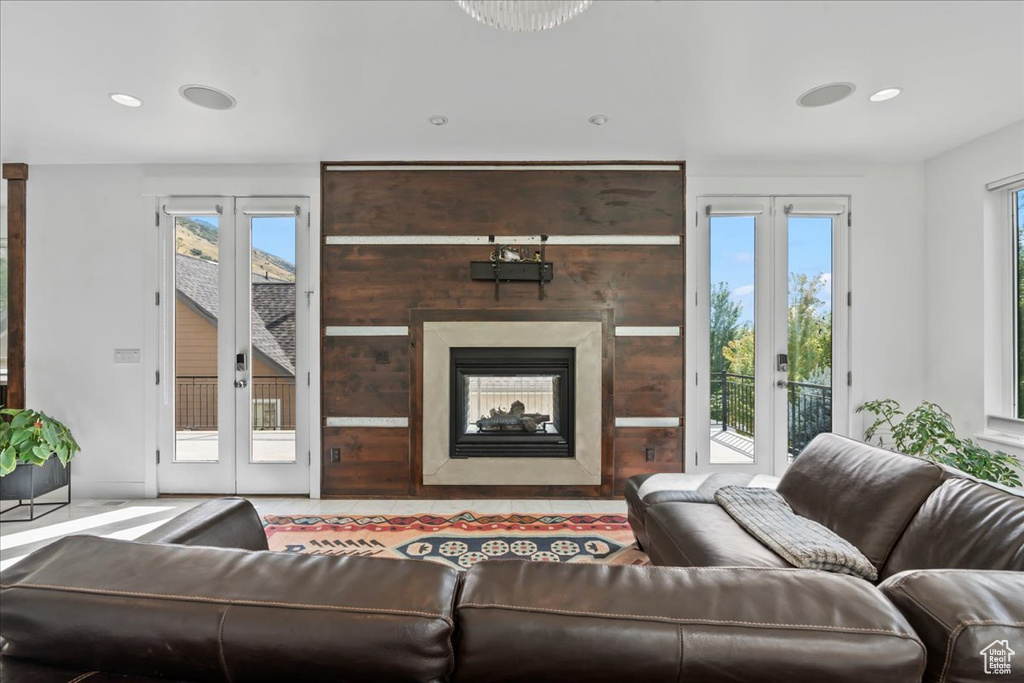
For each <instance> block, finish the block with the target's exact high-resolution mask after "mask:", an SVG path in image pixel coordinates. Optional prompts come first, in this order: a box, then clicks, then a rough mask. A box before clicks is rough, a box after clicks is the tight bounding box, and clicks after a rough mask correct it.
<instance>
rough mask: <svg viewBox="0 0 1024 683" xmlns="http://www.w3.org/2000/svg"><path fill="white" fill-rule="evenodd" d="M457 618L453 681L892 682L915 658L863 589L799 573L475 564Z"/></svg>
mask: <svg viewBox="0 0 1024 683" xmlns="http://www.w3.org/2000/svg"><path fill="white" fill-rule="evenodd" d="M704 507H710V506H704ZM457 614H458V621H459V624H460V629H461V635H460V637H459V640H458V644H457V651H456V661H457V662H458V664H457V666H456V668H455V676H454V679H453V680H454V681H455V682H456V683H462V682H472V683H499V682H500V683H506V682H512V681H523V682H524V683H525V682H530V683H547V682H552V683H565V682H566V681H587V682H588V683H612V682H614V683H621V682H622V681H644V683H669V682H671V683H679V682H680V681H683V682H686V681H759V682H762V683H768V682H771V681H778V682H779V683H782V682H785V683H801V682H806V683H810V682H812V681H813V682H814V683H821V682H822V681H829V682H830V683H845V682H850V683H854V682H856V683H864V681H872V683H888V682H890V681H891V682H894V683H895V682H896V681H900V682H905V681H917V680H919V679H920V675H921V671H922V670H923V668H924V659H925V655H924V648H923V647H922V645H921V643H920V642H919V641H918V640H917V638H916V637H915V636H914V634H913V631H911V629H910V627H909V625H908V624H907V623H906V620H905V619H904V618H903V616H902V615H900V613H899V612H898V611H897V610H896V609H895V608H894V607H893V606H892V605H891V604H890V603H889V602H888V601H887V600H885V598H884V597H883V596H882V595H881V593H879V592H878V591H877V590H876V589H875V588H874V587H872V586H871V585H870V584H869V583H867V582H865V581H861V580H859V579H854V578H852V577H848V576H839V575H834V574H827V573H824V572H815V571H809V570H794V569H744V568H705V569H674V568H666V567H632V566H606V565H596V564H555V563H540V562H518V561H504V562H501V561H498V562H481V563H480V564H478V565H476V566H474V567H472V568H471V569H470V570H469V571H468V572H467V573H466V580H465V586H464V589H463V591H462V594H461V596H460V598H459V603H458V606H457Z"/></svg>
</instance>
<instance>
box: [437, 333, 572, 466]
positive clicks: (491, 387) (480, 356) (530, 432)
mask: <svg viewBox="0 0 1024 683" xmlns="http://www.w3.org/2000/svg"><path fill="white" fill-rule="evenodd" d="M574 365H575V349H568V348H453V349H452V350H451V379H452V384H451V392H450V400H451V406H450V414H451V416H452V421H451V457H454V458H464V457H474V456H476V457H572V456H573V449H572V444H573V422H574V420H573V417H574V416H573V409H574V404H575V392H574V384H575V382H574V375H575V368H574Z"/></svg>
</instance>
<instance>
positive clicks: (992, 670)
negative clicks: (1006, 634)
mask: <svg viewBox="0 0 1024 683" xmlns="http://www.w3.org/2000/svg"><path fill="white" fill-rule="evenodd" d="M980 654H981V656H982V658H984V660H985V673H987V674H996V675H1000V674H1003V675H1005V674H1008V673H1010V657H1012V656H1014V655H1015V654H1017V653H1016V652H1014V651H1013V650H1011V649H1010V643H1009V642H1008V641H1006V640H994V641H992V643H991V644H990V645H989V646H988V647H986V648H984V649H983V650H982V651H981V653H980Z"/></svg>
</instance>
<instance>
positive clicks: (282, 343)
mask: <svg viewBox="0 0 1024 683" xmlns="http://www.w3.org/2000/svg"><path fill="white" fill-rule="evenodd" d="M176 257H177V258H176V260H175V273H174V275H175V284H176V287H177V290H178V297H179V298H182V299H184V300H185V302H186V303H187V304H191V306H192V308H194V309H196V310H197V311H198V312H199V313H200V314H202V315H204V316H206V317H207V318H208V319H210V321H211V322H212V323H213V324H214V325H216V324H217V315H218V311H219V302H218V266H217V263H215V262H214V261H206V260H204V259H198V258H194V257H192V256H186V255H185V254H176ZM252 345H253V350H254V352H255V353H257V354H259V355H260V356H261V358H262V359H263V360H265V361H266V362H267V363H268V364H270V365H272V366H275V367H277V368H278V369H280V370H281V372H283V373H285V374H288V375H293V376H294V375H295V283H294V282H282V281H280V280H273V279H271V278H268V277H265V276H263V275H257V274H255V273H254V274H253V277H252Z"/></svg>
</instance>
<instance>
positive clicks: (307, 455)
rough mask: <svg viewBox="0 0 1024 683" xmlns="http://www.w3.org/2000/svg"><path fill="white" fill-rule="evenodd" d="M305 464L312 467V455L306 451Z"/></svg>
mask: <svg viewBox="0 0 1024 683" xmlns="http://www.w3.org/2000/svg"><path fill="white" fill-rule="evenodd" d="M306 464H307V465H312V464H313V453H312V452H311V451H306Z"/></svg>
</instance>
